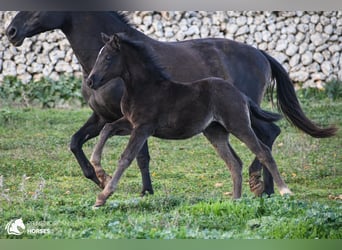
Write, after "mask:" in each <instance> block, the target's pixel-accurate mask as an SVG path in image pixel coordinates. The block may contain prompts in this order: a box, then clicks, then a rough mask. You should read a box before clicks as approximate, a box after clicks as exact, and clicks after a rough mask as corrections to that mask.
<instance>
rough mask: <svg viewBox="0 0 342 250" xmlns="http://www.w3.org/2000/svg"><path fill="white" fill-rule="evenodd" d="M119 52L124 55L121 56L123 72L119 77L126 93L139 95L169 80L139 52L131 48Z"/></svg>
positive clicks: (151, 61) (159, 68) (158, 67)
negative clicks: (122, 81)
mask: <svg viewBox="0 0 342 250" xmlns="http://www.w3.org/2000/svg"><path fill="white" fill-rule="evenodd" d="M121 51H122V53H125V54H124V55H123V57H124V60H123V61H124V70H123V74H122V76H121V77H122V79H123V80H124V82H125V85H126V89H127V91H128V92H130V91H131V92H132V93H133V92H134V93H139V92H140V93H141V91H142V90H144V89H146V88H148V87H152V86H159V85H160V83H162V82H165V81H166V80H169V78H168V76H167V75H166V73H164V71H163V69H162V68H161V67H160V66H158V65H157V64H156V63H155V62H154V61H153V60H152V59H151V58H148V57H145V56H142V55H141V53H140V52H138V51H136V50H133V49H132V48H127V49H126V48H124V49H122V50H121ZM148 59H151V60H148Z"/></svg>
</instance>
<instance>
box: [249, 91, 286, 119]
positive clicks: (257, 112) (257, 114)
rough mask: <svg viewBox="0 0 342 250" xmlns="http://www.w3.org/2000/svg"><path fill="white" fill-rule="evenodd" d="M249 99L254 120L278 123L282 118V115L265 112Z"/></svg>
mask: <svg viewBox="0 0 342 250" xmlns="http://www.w3.org/2000/svg"><path fill="white" fill-rule="evenodd" d="M247 99H248V105H249V112H250V114H251V119H252V120H254V118H257V119H260V120H263V121H266V122H276V121H279V120H280V119H281V118H282V115H280V114H278V113H273V112H269V111H266V110H263V109H261V108H260V107H259V106H258V105H257V104H256V103H255V102H254V101H252V100H251V99H250V98H248V97H247Z"/></svg>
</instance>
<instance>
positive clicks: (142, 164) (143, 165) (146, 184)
mask: <svg viewBox="0 0 342 250" xmlns="http://www.w3.org/2000/svg"><path fill="white" fill-rule="evenodd" d="M137 163H138V166H139V169H140V172H141V178H142V183H143V186H142V190H141V193H140V194H141V196H144V195H145V194H146V193H147V192H148V193H149V194H153V193H154V192H153V188H152V182H151V177H150V170H149V169H150V168H149V163H150V153H149V152H148V145H147V141H146V142H145V143H144V145H143V147H142V149H141V150H140V152H139V154H138V156H137Z"/></svg>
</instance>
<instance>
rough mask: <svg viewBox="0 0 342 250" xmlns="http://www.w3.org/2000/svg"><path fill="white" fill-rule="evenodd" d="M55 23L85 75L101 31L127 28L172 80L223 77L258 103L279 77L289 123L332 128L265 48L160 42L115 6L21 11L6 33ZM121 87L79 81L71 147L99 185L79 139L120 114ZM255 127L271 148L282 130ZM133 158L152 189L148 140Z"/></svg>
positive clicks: (13, 35)
mask: <svg viewBox="0 0 342 250" xmlns="http://www.w3.org/2000/svg"><path fill="white" fill-rule="evenodd" d="M54 29H60V30H61V31H62V32H63V33H64V34H65V35H66V37H67V39H68V40H69V42H70V45H71V47H72V49H73V51H74V53H75V55H76V57H77V59H78V61H79V62H80V64H81V65H82V68H83V80H84V79H86V78H87V76H88V74H89V73H90V70H91V68H92V66H93V65H94V62H95V60H96V57H97V54H98V52H99V50H100V48H101V47H102V46H103V42H102V39H101V35H100V33H101V32H104V33H107V34H113V33H116V32H125V31H130V32H132V33H133V34H134V36H135V38H136V39H139V40H141V41H143V42H144V43H145V44H148V45H149V46H150V47H151V48H152V49H153V50H154V51H155V52H156V56H157V57H158V60H159V61H160V62H161V64H163V65H164V66H165V67H166V69H167V71H168V72H169V73H170V75H171V76H172V78H173V79H175V80H179V81H193V80H198V79H202V78H205V77H209V76H216V77H221V78H224V79H227V80H229V81H230V82H232V83H233V84H234V85H235V86H236V87H237V88H238V89H239V90H240V91H242V92H243V93H244V94H246V95H247V96H248V97H250V98H251V99H252V100H253V101H254V102H256V103H257V104H260V102H261V100H262V98H263V95H264V92H265V89H266V86H267V85H268V83H270V82H271V81H272V79H273V80H275V81H276V82H277V97H278V107H279V108H280V110H281V111H282V112H283V114H284V115H285V117H286V118H288V120H289V121H290V122H291V123H292V124H294V125H295V126H296V127H298V128H300V129H301V130H302V131H304V132H305V133H307V134H310V135H311V136H314V137H317V138H323V137H329V136H332V135H334V133H335V129H334V128H327V129H321V128H318V127H317V126H316V125H315V124H313V123H312V122H311V121H310V120H309V119H308V118H307V117H306V116H305V114H304V113H303V111H302V110H301V108H300V105H299V102H298V100H297V97H296V94H295V91H294V88H293V85H292V82H291V80H290V79H289V77H288V74H287V73H286V72H285V71H284V69H283V68H282V66H281V65H280V64H279V63H278V62H277V61H275V60H274V59H273V58H272V57H270V56H269V55H267V54H266V53H265V52H263V51H260V50H258V49H255V48H253V47H251V46H248V45H245V44H242V43H238V42H235V41H232V40H228V39H197V40H189V41H183V42H171V43H165V42H159V41H156V40H153V39H151V38H149V37H148V36H145V35H144V34H142V33H141V32H139V31H137V30H135V29H134V28H133V27H132V26H131V25H130V24H128V22H127V19H126V18H125V16H124V15H122V14H120V13H117V12H19V13H18V14H17V15H16V16H15V18H14V19H13V20H12V22H11V23H10V25H9V26H8V27H7V30H6V35H7V36H8V38H9V40H10V41H11V42H12V44H14V45H15V46H20V45H21V44H22V43H23V41H24V39H25V38H26V37H32V36H34V35H36V34H39V33H42V32H45V31H49V30H54ZM273 83H274V81H273ZM273 86H274V85H273ZM123 87H124V85H123V82H122V80H121V79H120V78H115V79H111V80H110V82H108V83H107V84H105V86H104V87H103V88H101V89H98V90H97V91H93V90H92V89H90V88H89V87H88V86H87V85H86V84H85V82H84V81H83V84H82V93H83V96H84V98H85V100H86V101H87V102H88V104H89V106H90V107H91V108H92V110H93V114H92V115H91V117H90V118H89V119H88V121H87V122H86V123H85V124H84V125H83V126H82V127H81V128H80V130H79V131H77V132H76V133H75V134H74V135H73V137H72V140H71V144H70V148H71V151H72V152H73V153H74V155H75V157H76V159H77V161H78V163H79V165H80V166H81V168H82V170H83V173H84V175H85V176H86V177H87V178H89V179H91V180H93V181H94V182H95V183H96V184H98V185H99V186H100V187H103V186H104V185H105V183H106V181H108V180H109V178H107V176H106V174H105V172H104V171H102V168H101V166H98V167H96V166H95V168H96V171H94V168H93V166H92V164H91V163H90V162H89V160H88V159H87V157H86V156H85V154H84V152H83V150H82V145H83V144H84V143H85V142H86V141H88V140H89V139H91V138H94V137H96V136H97V135H98V134H99V133H100V131H101V129H102V128H103V126H104V125H105V124H106V123H110V122H113V121H115V120H117V119H119V118H120V117H122V113H121V110H120V100H121V96H122V93H123ZM254 130H255V133H256V134H257V136H258V137H259V138H260V139H261V140H262V141H263V142H264V143H265V144H266V145H267V146H268V147H269V148H272V145H273V142H274V140H275V139H276V137H277V136H278V135H279V133H280V129H279V127H278V126H276V125H275V124H272V123H267V122H264V121H259V124H258V126H257V127H255V128H254ZM137 160H138V165H139V167H140V170H141V174H142V179H143V189H142V194H144V193H145V192H147V191H148V192H150V193H152V192H153V189H152V185H151V180H150V174H149V167H148V166H149V154H148V147H147V144H145V146H144V147H143V149H142V151H141V152H140V154H139V155H138V157H137ZM260 170H261V164H260V162H259V161H258V160H257V159H255V160H254V161H253V163H252V165H251V166H250V168H249V171H250V186H251V189H252V191H254V192H255V193H258V192H260V181H259V177H260V176H259V173H260ZM96 172H97V173H96ZM263 175H264V176H263V178H264V186H265V192H266V193H267V194H271V193H273V192H274V188H273V180H272V176H271V175H270V174H269V171H268V170H267V169H265V168H264V171H263Z"/></svg>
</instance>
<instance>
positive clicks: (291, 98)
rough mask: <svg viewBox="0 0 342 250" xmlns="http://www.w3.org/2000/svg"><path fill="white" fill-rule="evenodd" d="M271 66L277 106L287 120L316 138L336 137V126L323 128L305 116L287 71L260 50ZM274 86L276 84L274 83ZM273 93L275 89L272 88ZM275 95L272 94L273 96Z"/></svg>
mask: <svg viewBox="0 0 342 250" xmlns="http://www.w3.org/2000/svg"><path fill="white" fill-rule="evenodd" d="M260 51H261V53H262V54H263V55H264V56H265V57H266V58H267V60H268V61H269V63H270V65H271V69H272V75H273V78H274V79H275V81H276V83H277V85H276V86H277V106H278V109H279V110H280V111H281V112H282V113H283V114H284V116H285V117H286V119H287V120H288V121H289V122H291V123H292V124H293V125H294V126H296V127H297V128H299V129H300V130H302V131H303V132H305V133H306V134H309V135H311V136H312V137H316V138H326V137H331V136H334V135H335V134H336V132H337V128H336V127H335V126H330V127H327V128H321V127H319V126H317V125H316V124H315V123H314V122H312V121H311V120H310V119H309V118H308V117H306V115H305V114H304V112H303V110H302V108H301V107H300V104H299V101H298V99H297V96H296V92H295V89H294V87H293V83H292V81H291V79H290V77H289V75H288V74H287V72H286V71H285V69H284V68H283V67H282V66H281V65H280V64H279V63H278V62H277V61H276V60H275V59H274V58H273V57H271V56H270V55H268V54H267V53H266V52H265V51H262V50H260ZM273 84H275V83H274V82H273ZM272 92H273V87H272ZM272 94H273V93H271V95H272Z"/></svg>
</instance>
